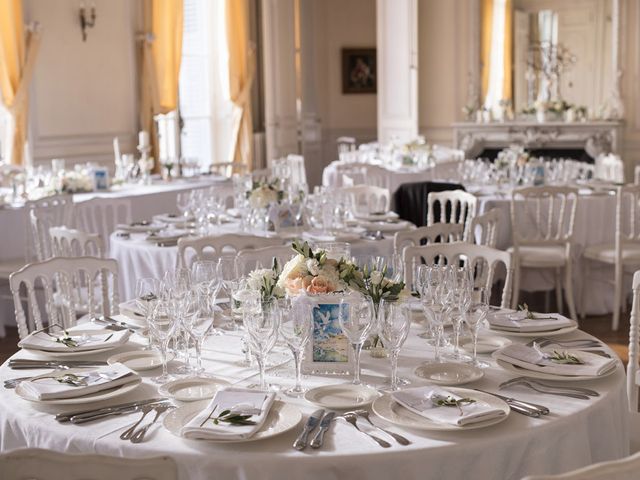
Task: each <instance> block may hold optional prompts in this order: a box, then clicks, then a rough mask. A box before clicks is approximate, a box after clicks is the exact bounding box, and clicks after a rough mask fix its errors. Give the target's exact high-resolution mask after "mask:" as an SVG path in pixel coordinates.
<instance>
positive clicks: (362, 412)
mask: <svg viewBox="0 0 640 480" xmlns="http://www.w3.org/2000/svg"><path fill="white" fill-rule="evenodd" d="M347 413H354V414H356V415H358V416H360V417H362V418H364V419H365V420H366V421H367V422H369V424H370V425H371V426H372V427H375V428H377V429H378V430H380V431H381V432H384V433H386V434H387V435H389V436H391V437H393V439H394V440H395V441H396V442H398V443H399V444H400V445H410V444H411V442H410V441H409V440H407V439H406V438H405V437H403V436H402V435H400V434H398V433H395V432H392V431H390V430H386V429H384V428H382V427H379V426H378V425H376V424H375V423H373V422H372V421H371V419H370V418H369V412H368V411H366V410H355V411H354V412H347Z"/></svg>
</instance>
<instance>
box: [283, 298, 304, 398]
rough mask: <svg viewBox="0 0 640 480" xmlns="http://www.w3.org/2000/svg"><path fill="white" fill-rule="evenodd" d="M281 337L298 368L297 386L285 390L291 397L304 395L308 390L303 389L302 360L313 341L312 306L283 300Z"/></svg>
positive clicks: (301, 301)
mask: <svg viewBox="0 0 640 480" xmlns="http://www.w3.org/2000/svg"><path fill="white" fill-rule="evenodd" d="M280 305H281V310H282V315H281V318H280V329H279V331H280V336H282V338H283V339H284V341H285V343H286V344H287V346H288V347H289V349H290V350H291V353H292V354H293V359H294V362H295V367H296V385H295V387H293V388H289V389H287V390H285V392H284V393H285V394H287V395H289V396H291V397H299V396H301V395H303V394H304V393H305V392H306V391H307V389H306V388H303V387H302V373H301V372H302V358H303V356H304V349H305V347H306V346H307V344H308V343H309V340H310V339H311V310H312V306H311V304H309V303H308V302H305V301H304V300H299V301H291V300H289V299H285V300H283V301H282V302H281V303H280Z"/></svg>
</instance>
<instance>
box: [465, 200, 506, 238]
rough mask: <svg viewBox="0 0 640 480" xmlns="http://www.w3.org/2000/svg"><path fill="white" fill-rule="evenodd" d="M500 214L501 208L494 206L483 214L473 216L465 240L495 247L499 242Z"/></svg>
mask: <svg viewBox="0 0 640 480" xmlns="http://www.w3.org/2000/svg"><path fill="white" fill-rule="evenodd" d="M500 214H501V211H500V209H498V208H492V209H491V210H489V211H488V212H485V213H483V214H482V215H477V216H475V217H473V219H472V220H471V225H470V227H469V230H468V231H467V232H466V236H465V239H464V240H465V241H466V242H468V243H475V244H476V245H485V246H487V247H492V248H495V246H496V244H497V243H498V229H499V226H500V218H501V216H500Z"/></svg>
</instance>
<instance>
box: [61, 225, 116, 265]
mask: <svg viewBox="0 0 640 480" xmlns="http://www.w3.org/2000/svg"><path fill="white" fill-rule="evenodd" d="M49 235H50V236H51V246H52V250H53V256H54V257H87V256H88V257H99V258H103V257H104V253H105V252H104V243H103V241H102V237H100V235H98V234H97V233H86V232H83V231H82V230H76V229H73V228H67V227H51V228H50V229H49Z"/></svg>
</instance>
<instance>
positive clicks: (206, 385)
mask: <svg viewBox="0 0 640 480" xmlns="http://www.w3.org/2000/svg"><path fill="white" fill-rule="evenodd" d="M226 385H229V382H227V381H225V380H219V379H217V378H207V377H192V378H181V379H178V380H174V381H172V382H168V383H165V384H164V385H162V386H160V388H158V393H159V394H160V395H163V396H165V397H169V398H172V399H174V400H178V401H180V402H195V401H197V400H205V399H210V398H213V396H214V395H215V393H216V392H217V391H218V390H219V389H220V388H221V387H224V386H226Z"/></svg>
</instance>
